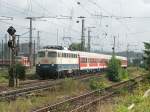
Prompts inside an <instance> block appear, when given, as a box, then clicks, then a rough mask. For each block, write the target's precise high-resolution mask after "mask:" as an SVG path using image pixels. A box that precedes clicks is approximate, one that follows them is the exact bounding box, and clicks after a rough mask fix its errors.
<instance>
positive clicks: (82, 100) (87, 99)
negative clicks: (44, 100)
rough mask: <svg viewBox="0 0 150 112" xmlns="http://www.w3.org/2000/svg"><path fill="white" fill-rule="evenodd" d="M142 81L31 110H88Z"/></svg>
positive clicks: (130, 81)
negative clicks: (119, 91) (93, 105)
mask: <svg viewBox="0 0 150 112" xmlns="http://www.w3.org/2000/svg"><path fill="white" fill-rule="evenodd" d="M143 79H144V76H138V77H136V78H133V79H130V80H127V81H123V82H120V83H117V84H114V85H112V86H109V87H106V88H104V89H100V90H96V91H92V92H89V93H86V94H83V95H81V96H78V97H73V98H71V99H68V100H65V101H63V102H59V103H56V104H53V105H47V106H45V107H43V108H39V109H36V110H33V111H32V112H48V111H49V112H82V111H83V110H85V109H87V108H89V107H90V105H92V104H93V103H96V102H98V101H100V100H102V99H105V98H108V97H109V96H111V95H113V94H114V93H115V91H116V90H118V89H120V88H124V87H130V86H132V85H134V84H136V83H137V82H139V81H142V80H143Z"/></svg>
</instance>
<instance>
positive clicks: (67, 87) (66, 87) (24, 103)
mask: <svg viewBox="0 0 150 112" xmlns="http://www.w3.org/2000/svg"><path fill="white" fill-rule="evenodd" d="M135 70H136V69H135V68H129V69H128V71H129V72H131V75H134V74H136V75H137V73H143V71H142V70H140V72H139V70H138V71H135ZM29 72H32V71H29ZM29 72H28V73H29ZM97 81H98V82H100V84H99V85H100V88H101V87H104V86H107V85H110V84H112V82H110V81H108V80H107V78H103V79H100V80H97ZM2 82H3V83H7V82H8V75H7V71H0V83H2ZM94 84H95V82H94ZM96 84H97V83H96ZM144 87H145V88H143V87H142V88H143V90H142V89H139V90H141V91H144V90H145V89H146V88H148V86H146V85H145V86H144ZM90 90H91V88H90V86H89V83H87V82H84V81H79V80H73V79H71V78H66V79H64V81H63V83H62V85H61V87H60V88H56V89H55V90H53V91H45V92H41V93H34V94H32V95H31V96H29V97H28V98H18V99H17V100H16V101H11V102H7V101H0V112H29V111H30V110H31V109H33V108H36V107H40V106H43V105H46V104H52V103H54V102H56V101H61V100H63V99H66V98H69V97H72V96H77V95H80V94H83V93H85V92H87V91H90ZM139 90H138V91H139ZM124 98H125V95H124V97H122V98H119V101H121V102H122V103H121V104H122V105H121V104H120V108H121V109H122V108H123V107H126V106H127V105H125V104H126V103H125V102H123V100H121V99H124ZM133 98H134V97H133ZM129 99H131V97H130V98H129ZM127 104H128V103H127ZM67 105H68V104H66V106H67ZM118 106H119V105H118ZM105 107H106V108H103V110H105V111H104V112H111V111H110V110H112V109H114V107H113V105H111V104H106V105H105ZM118 108H119V107H118ZM101 109H102V108H101ZM115 109H117V107H116V106H115ZM100 112H103V111H100ZM118 112H119V111H118ZM120 112H122V111H120Z"/></svg>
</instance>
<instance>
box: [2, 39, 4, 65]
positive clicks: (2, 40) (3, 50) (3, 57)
mask: <svg viewBox="0 0 150 112" xmlns="http://www.w3.org/2000/svg"><path fill="white" fill-rule="evenodd" d="M3 65H4V43H3V40H2V66H3Z"/></svg>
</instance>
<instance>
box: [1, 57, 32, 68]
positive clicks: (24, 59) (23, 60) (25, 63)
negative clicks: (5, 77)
mask: <svg viewBox="0 0 150 112" xmlns="http://www.w3.org/2000/svg"><path fill="white" fill-rule="evenodd" d="M16 62H17V63H20V64H22V65H23V66H25V67H26V68H29V67H30V61H29V58H28V57H26V56H16ZM10 64H11V60H10V59H0V67H8V66H10Z"/></svg>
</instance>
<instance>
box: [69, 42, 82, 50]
mask: <svg viewBox="0 0 150 112" xmlns="http://www.w3.org/2000/svg"><path fill="white" fill-rule="evenodd" d="M69 49H70V50H73V51H81V43H72V44H71V45H70V46H69Z"/></svg>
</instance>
